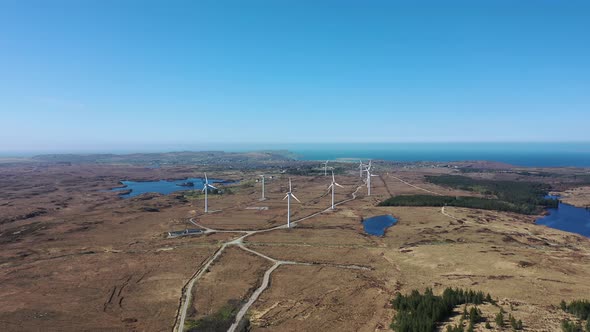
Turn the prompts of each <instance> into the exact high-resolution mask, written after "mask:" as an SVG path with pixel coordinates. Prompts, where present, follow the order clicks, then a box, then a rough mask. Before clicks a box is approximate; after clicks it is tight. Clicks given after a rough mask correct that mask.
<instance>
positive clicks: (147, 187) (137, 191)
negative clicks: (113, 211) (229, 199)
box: [111, 178, 228, 198]
mask: <svg viewBox="0 0 590 332" xmlns="http://www.w3.org/2000/svg"><path fill="white" fill-rule="evenodd" d="M191 182H192V184H193V186H183V184H188V183H191ZM121 183H122V184H123V185H125V187H119V188H113V189H111V191H127V190H131V192H129V193H126V194H121V195H120V196H121V197H123V198H131V197H135V196H138V195H141V194H145V193H158V194H163V195H168V194H170V193H173V192H176V191H185V190H203V186H204V183H205V179H201V178H187V179H184V180H159V181H121ZM209 183H210V184H213V185H215V183H228V181H225V180H220V179H211V178H210V179H209Z"/></svg>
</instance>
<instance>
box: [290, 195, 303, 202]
mask: <svg viewBox="0 0 590 332" xmlns="http://www.w3.org/2000/svg"><path fill="white" fill-rule="evenodd" d="M291 197H293V198H295V200H296V201H297V202H299V203H301V201H300V200H299V199H297V197H295V195H293V194H291Z"/></svg>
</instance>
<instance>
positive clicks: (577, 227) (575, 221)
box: [536, 196, 590, 237]
mask: <svg viewBox="0 0 590 332" xmlns="http://www.w3.org/2000/svg"><path fill="white" fill-rule="evenodd" d="M547 198H552V199H559V197H558V196H547ZM547 211H548V212H549V214H548V215H546V216H544V217H541V218H539V219H537V221H536V223H537V224H539V225H545V226H548V227H551V228H555V229H559V230H562V231H566V232H571V233H577V234H580V235H583V236H587V237H590V210H588V209H585V208H580V207H575V206H573V205H569V204H565V203H562V202H559V207H558V208H557V209H548V210H547Z"/></svg>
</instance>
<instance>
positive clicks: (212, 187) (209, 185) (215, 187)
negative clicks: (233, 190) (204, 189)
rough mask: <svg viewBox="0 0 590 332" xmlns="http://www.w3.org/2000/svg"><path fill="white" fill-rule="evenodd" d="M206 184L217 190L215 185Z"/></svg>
mask: <svg viewBox="0 0 590 332" xmlns="http://www.w3.org/2000/svg"><path fill="white" fill-rule="evenodd" d="M207 186H209V187H210V188H213V189H215V190H217V187H215V186H212V185H210V184H207Z"/></svg>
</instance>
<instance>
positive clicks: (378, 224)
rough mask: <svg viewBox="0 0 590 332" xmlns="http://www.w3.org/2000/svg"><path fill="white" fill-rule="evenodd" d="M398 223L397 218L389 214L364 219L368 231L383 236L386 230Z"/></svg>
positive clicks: (364, 225)
mask: <svg viewBox="0 0 590 332" xmlns="http://www.w3.org/2000/svg"><path fill="white" fill-rule="evenodd" d="M396 223H397V219H395V218H394V217H392V216H391V215H389V214H386V215H383V216H376V217H372V218H367V219H365V220H363V227H364V229H365V232H366V233H369V234H371V235H376V236H383V235H384V234H385V230H386V229H387V228H389V227H391V226H393V225H395V224H396Z"/></svg>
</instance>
